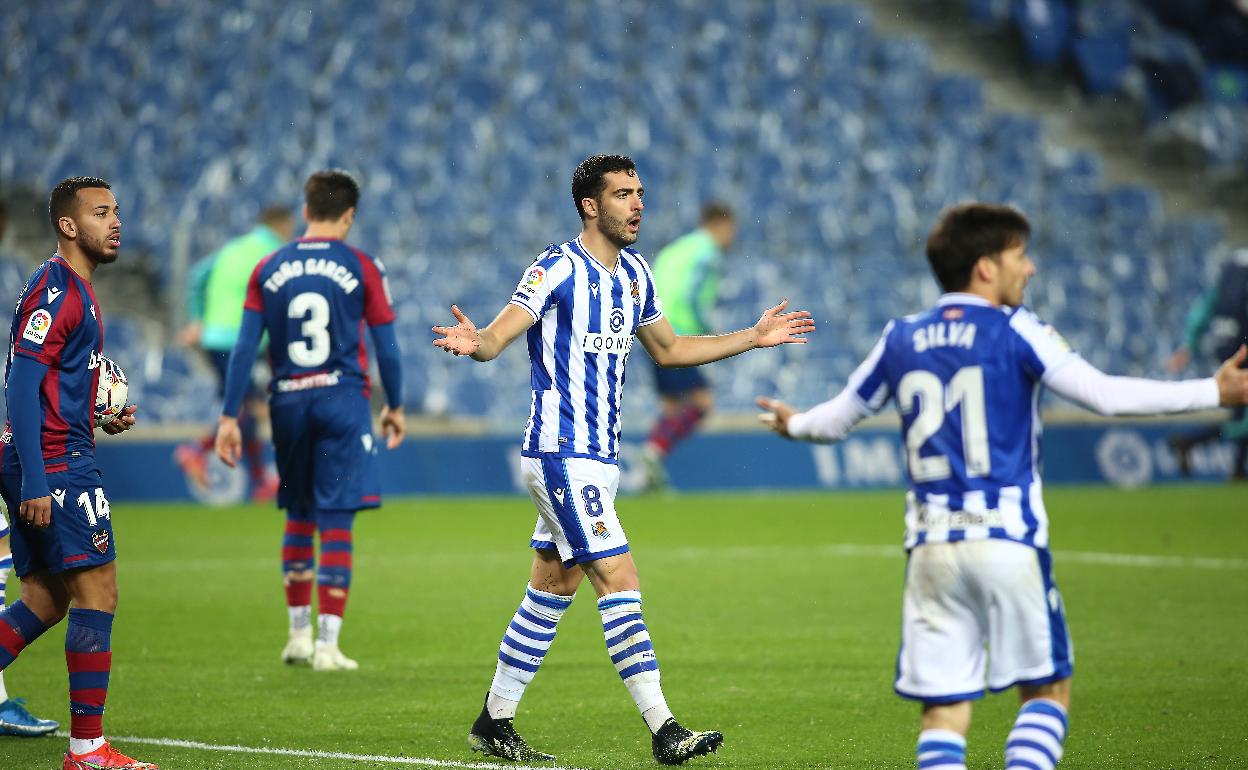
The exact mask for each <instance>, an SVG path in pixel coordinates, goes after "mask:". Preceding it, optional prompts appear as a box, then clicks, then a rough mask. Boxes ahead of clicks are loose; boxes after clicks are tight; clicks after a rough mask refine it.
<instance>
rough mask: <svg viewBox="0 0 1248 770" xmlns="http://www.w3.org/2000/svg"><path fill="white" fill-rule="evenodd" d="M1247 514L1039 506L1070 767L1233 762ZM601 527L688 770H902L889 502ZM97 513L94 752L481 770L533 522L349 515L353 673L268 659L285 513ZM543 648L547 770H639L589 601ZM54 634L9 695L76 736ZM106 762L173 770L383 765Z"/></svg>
mask: <svg viewBox="0 0 1248 770" xmlns="http://www.w3.org/2000/svg"><path fill="white" fill-rule="evenodd" d="M1246 491H1248V490H1245V489H1244V488H1243V487H1238V488H1214V487H1171V488H1157V489H1147V490H1141V491H1135V492H1123V491H1117V490H1110V489H1084V488H1056V489H1050V490H1048V493H1047V500H1048V507H1049V509H1050V512H1051V513H1050V515H1051V517H1052V519H1053V530H1054V536H1053V541H1054V551H1055V552H1056V556H1055V565H1056V575H1057V580H1058V583H1059V585H1060V586H1061V588H1062V591H1063V595H1064V597H1065V600H1066V605H1067V611H1068V614H1069V618H1070V622H1071V628H1072V635H1073V637H1074V641H1075V648H1076V655H1077V658H1076V677H1075V688H1074V709H1073V713H1072V719H1071V736H1070V738H1069V740H1068V742H1067V745H1066V752H1067V754H1066V759H1065V760H1064V761H1063V763H1062V765H1061V766H1062V767H1063V768H1065V769H1066V770H1080V769H1088V770H1091V769H1092V768H1095V769H1096V770H1110V769H1112V768H1124V769H1125V768H1131V769H1132V770H1135V769H1136V768H1158V769H1163V770H1169V769H1172V768H1173V769H1174V770H1179V769H1180V768H1182V769H1184V770H1187V769H1191V770H1204V769H1205V768H1244V767H1248V701H1245V697H1244V694H1245V693H1246V692H1248V521H1246V520H1245V517H1246V516H1248V506H1246V505H1245V494H1246ZM619 509H620V513H621V517H622V519H623V521H624V523H625V526H626V527H627V529H628V532H629V537H630V540H631V542H632V544H633V552H634V555H635V558H636V560H637V563H638V565H639V568H640V570H641V576H642V590H643V595H644V597H645V609H646V620H647V624H648V625H649V627H650V630H651V632H652V634H653V638H654V642H655V649H656V652H657V653H658V658H659V661H660V662H661V663H662V666H663V668H662V671H663V684H664V689H665V691H666V693H667V697H668V701H669V703H670V705H671V706H672V708H673V710H674V711H675V712H676V714H677V716H678V717H679V718H680V719H681V720H682V721H683V722H685V723H686V724H687V725H688V726H690V727H693V728H695V729H699V728H701V729H707V728H715V729H719V730H722V731H723V733H724V735H725V736H726V742H725V745H724V747H723V748H722V749H721V750H720V753H719V755H718V756H713V757H708V758H706V759H702V760H697V761H695V762H694V763H692V764H693V766H703V767H720V768H838V769H840V768H844V769H850V768H903V769H904V768H910V767H913V746H914V740H915V736H916V724H917V714H918V707H917V706H916V705H914V704H912V703H908V702H905V701H902V700H900V699H899V698H897V697H896V696H894V695H893V693H892V689H891V684H892V675H893V665H894V658H895V654H896V647H897V636H898V618H899V611H900V591H901V584H902V572H903V569H904V558H903V554H902V551H901V547H900V541H901V529H902V527H901V511H900V509H901V495H900V493H899V492H883V493H871V494H846V493H840V494H831V493H829V494H789V493H783V494H779V493H778V494H760V495H741V494H736V495H696V496H695V495H686V496H677V497H632V498H623V499H622V500H621V501H620V503H619ZM113 512H114V513H113V515H114V519H115V520H114V526H115V528H116V532H117V542H118V547H119V550H120V552H121V559H120V562H119V567H118V571H119V575H120V578H119V579H120V585H121V606H120V610H119V614H118V621H117V625H116V627H115V631H114V634H113V652H114V668H113V678H112V686H111V689H110V692H109V699H108V713H107V715H106V719H105V726H106V729H107V731H108V733H109V734H110V735H115V736H139V737H144V738H175V739H185V740H192V741H199V742H203V743H209V744H219V745H241V746H250V747H262V748H263V747H267V748H292V749H309V750H321V751H331V752H345V753H352V754H361V755H374V756H389V757H398V756H405V757H419V758H430V759H437V760H449V761H452V762H455V763H479V762H482V761H483V760H482V758H481V757H480V755H475V756H474V755H471V754H470V752H469V751H468V750H467V748H466V745H465V735H466V733H467V730H468V726H469V724H470V723H471V722H472V719H473V718H474V717H475V716H476V713H477V711H478V710H479V709H480V706H481V700H482V697H483V695H484V692H485V689H486V687H487V685H488V683H489V680H490V677H491V675H492V672H493V669H494V660H495V654H496V652H497V645H498V641H499V637H500V635H501V633H502V631H503V628H504V626H505V624H506V623H507V621H508V619H509V618H510V616H511V614H512V612H513V611H514V610H515V606H516V603H517V602H518V601H519V599H520V596H521V592H522V590H523V587H524V583H525V579H526V576H527V571H528V565H529V560H530V552H529V551H528V550H527V539H528V535H529V534H530V531H531V529H530V528H531V526H532V523H533V512H532V508H531V507H530V504H529V503H528V501H527V500H526V499H523V498H520V497H503V498H485V499H482V498H463V499H457V498H435V499H416V500H402V501H391V502H390V503H388V504H387V506H386V507H385V508H384V509H382V510H381V511H377V512H370V513H367V514H363V515H361V516H360V518H359V519H358V520H357V524H356V528H357V529H356V531H357V540H356V551H355V553H356V567H355V582H354V586H353V591H352V595H351V600H350V604H349V605H348V608H347V619H346V624H345V625H344V628H343V637H342V646H343V649H344V651H346V652H347V653H348V654H349V655H352V656H354V657H357V658H358V659H359V660H360V662H361V670H360V671H358V672H354V673H314V672H312V671H311V670H309V669H299V668H288V667H286V666H283V665H282V664H281V663H280V662H279V660H278V653H279V652H280V650H281V647H282V645H283V643H284V641H285V635H286V613H285V611H284V605H283V599H282V592H281V588H280V579H279V567H278V545H279V541H280V531H281V519H280V515H279V514H278V513H277V512H275V511H273V510H271V509H267V508H260V507H240V508H230V509H210V508H203V507H194V506H174V505H144V506H139V505H115V506H114V507H113ZM852 546H865V547H852ZM1103 554H1133V555H1157V556H1164V557H1171V558H1169V559H1168V560H1164V561H1162V562H1161V563H1155V562H1145V563H1140V562H1138V561H1132V560H1130V559H1127V560H1120V561H1118V562H1115V560H1113V559H1111V558H1109V557H1106V556H1104V555H1103ZM560 628H561V631H560V634H559V639H558V641H557V642H556V644H555V646H554V648H553V649H552V651H551V653H550V655H549V656H548V657H547V659H546V663H545V665H544V668H543V670H542V672H541V674H540V675H539V676H538V677H537V679H536V680H535V682H534V684H533V685H532V686H531V687H530V689H529V693H528V695H527V696H526V698H525V701H524V703H523V704H522V705H521V709H520V714H519V717H518V719H517V722H516V724H517V727H518V728H519V729H520V731H521V732H522V733H523V734H524V735H525V736H526V737H527V738H528V739H529V741H530V742H531V743H532V744H533V745H534V746H536V747H538V748H540V749H544V750H548V751H550V752H551V753H554V754H556V755H557V756H558V760H557V764H558V765H559V766H562V767H577V768H631V767H652V766H654V763H653V760H652V759H651V758H650V755H649V734H648V733H647V732H646V729H645V726H644V724H643V723H642V721H641V719H640V718H639V717H638V715H637V713H636V711H635V709H634V708H633V705H632V702H631V701H630V700H629V698H628V695H627V693H626V691H625V689H624V687H623V686H622V685H621V683H620V681H619V679H618V677H617V676H616V674H615V671H614V670H613V668H612V667H611V664H610V662H609V661H608V660H607V657H606V655H605V652H604V649H603V641H602V632H601V627H600V625H599V622H598V615H597V612H596V609H595V606H594V601H593V592H592V590H591V589H590V587H589V585H588V584H585V585H584V586H583V587H582V590H581V594H580V596H579V598H578V599H577V601H576V603H575V604H574V605H573V607H572V609H571V611H570V612H569V615H568V617H566V618H565V619H564V621H563V623H562V624H561V626H560ZM63 638H64V626H63V625H62V626H61V627H60V628H58V629H55V630H53V631H51V632H49V633H48V634H47V635H46V636H45V637H44V638H43V639H41V640H40V641H39V642H38V643H37V644H35V645H34V646H33V647H31V648H29V649H28V650H27V651H26V652H25V653H24V654H23V656H22V658H21V659H20V660H19V661H18V662H17V663H16V664H15V665H14V666H13V667H11V668H10V670H9V671H8V672H7V674H6V677H7V681H8V686H9V690H10V692H12V693H13V694H15V695H22V696H25V697H27V698H28V699H29V702H30V706H31V707H32V709H33V710H34V711H35V712H36V713H38V714H40V715H43V716H51V717H54V718H57V719H60V720H62V722H64V723H66V724H67V723H68V714H67V709H66V673H65V663H64V658H63V656H62V650H63ZM1015 708H1016V704H1015V700H1014V695H1013V694H1012V693H1007V694H1004V695H999V696H990V697H989V698H987V699H986V700H985V701H983V702H981V703H980V704H979V705H978V706H977V707H976V714H975V724H974V726H973V727H972V731H971V736H970V748H969V766H970V768H973V769H974V770H985V769H986V768H993V767H1000V766H1001V758H1000V757H1001V747H1002V743H1003V741H1004V738H1005V734H1006V732H1007V730H1008V727H1009V724H1010V722H1011V720H1012V715H1013V713H1014V711H1015ZM117 745H118V746H119V748H121V749H123V750H130V751H129V753H131V754H132V755H134V756H137V757H139V758H143V759H148V760H150V761H156V762H159V763H160V764H161V766H162V768H167V769H168V768H182V769H188V768H195V769H196V770H198V769H199V768H223V769H224V768H228V769H229V770H234V769H236V768H239V769H241V768H248V769H250V768H257V769H259V768H265V769H268V768H272V769H274V770H277V769H279V768H282V769H286V768H289V769H291V770H293V769H294V768H318V769H321V768H324V769H325V770H339V769H343V768H361V767H399V766H400V765H397V764H395V763H387V762H384V761H377V760H370V761H363V760H349V759H345V760H344V759H321V758H310V757H290V756H285V757H283V756H271V755H260V754H239V753H223V752H215V751H205V750H202V749H188V748H175V747H169V746H158V745H137V744H133V743H131V744H126V743H124V742H121V741H118V743H117ZM63 751H64V739H63V738H57V737H52V738H43V739H34V740H31V739H16V738H0V770H28V769H34V768H49V769H51V768H58V767H60V757H61V753H62V752H63ZM450 766H452V767H454V766H457V765H450Z"/></svg>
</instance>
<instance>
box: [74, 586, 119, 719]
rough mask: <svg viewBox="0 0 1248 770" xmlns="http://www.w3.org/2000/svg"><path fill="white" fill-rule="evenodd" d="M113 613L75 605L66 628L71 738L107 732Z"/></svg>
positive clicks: (111, 664)
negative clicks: (105, 714)
mask: <svg viewBox="0 0 1248 770" xmlns="http://www.w3.org/2000/svg"><path fill="white" fill-rule="evenodd" d="M112 635H113V615H112V613H109V612H101V611H100V610H83V609H78V608H74V609H72V610H70V611H69V627H68V628H66V629H65V663H66V665H67V666H68V667H69V719H70V729H69V734H70V737H71V738H78V739H81V740H92V739H95V738H99V737H100V736H102V735H103V734H104V701H105V699H106V698H107V697H108V678H109V673H110V672H111V671H112V668H113V652H112V650H113V647H112Z"/></svg>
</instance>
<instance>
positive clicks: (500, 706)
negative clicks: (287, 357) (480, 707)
mask: <svg viewBox="0 0 1248 770" xmlns="http://www.w3.org/2000/svg"><path fill="white" fill-rule="evenodd" d="M519 706H520V701H518V700H511V699H510V698H504V697H503V696H501V695H495V694H494V691H493V690H490V692H489V693H488V694H487V695H486V696H485V710H486V711H488V712H489V713H490V719H515V718H516V709H517V708H519Z"/></svg>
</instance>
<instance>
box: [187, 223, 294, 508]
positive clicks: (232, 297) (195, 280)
mask: <svg viewBox="0 0 1248 770" xmlns="http://www.w3.org/2000/svg"><path fill="white" fill-rule="evenodd" d="M294 231H295V216H294V212H293V211H291V209H290V208H289V207H288V206H265V207H264V209H262V210H261V211H260V217H259V220H258V221H257V223H256V226H255V227H254V228H252V229H251V231H250V232H248V233H246V234H244V235H241V236H239V237H237V238H234V239H233V240H231V241H229V242H228V243H226V244H225V245H224V246H222V247H221V248H220V249H219V250H218V251H216V252H215V253H213V254H210V255H208V256H207V257H204V258H203V259H201V260H200V261H199V262H198V263H196V264H195V266H194V267H193V268H192V269H191V277H190V281H189V283H190V286H189V290H188V292H187V294H188V298H189V299H188V315H189V316H190V323H189V324H188V325H187V326H186V328H185V329H183V330H182V333H181V334H180V335H179V342H181V343H182V344H183V345H185V346H187V347H194V346H198V347H199V348H200V349H201V350H203V352H204V355H205V356H206V357H207V358H208V361H209V362H210V363H211V364H212V368H213V370H214V371H215V372H216V373H217V397H218V398H220V397H221V396H222V394H223V393H224V388H225V371H226V369H227V367H228V366H229V364H230V352H231V351H232V350H234V343H235V341H236V340H237V339H238V330H239V327H240V326H241V325H242V322H243V301H244V300H245V299H246V298H247V281H248V279H250V278H251V272H252V271H253V270H255V268H256V265H257V264H259V263H260V260H262V259H264V258H265V257H267V256H268V255H270V254H272V253H273V252H275V251H277V250H278V249H280V248H281V247H282V246H284V245H286V243H288V242H289V241H290V239H291V237H292V236H293V234H294ZM260 398H261V397H260V396H259V395H258V394H257V393H256V392H255V391H254V390H253V391H251V392H249V393H248V397H247V398H246V399H245V400H244V402H243V408H242V411H241V412H239V427H240V428H241V430H242V433H243V458H244V462H245V464H246V466H247V475H248V478H249V481H250V489H251V495H252V498H253V499H255V500H257V501H266V500H271V499H272V498H273V496H274V495H276V494H277V483H278V482H277V477H276V476H272V477H270V478H266V476H265V464H264V459H263V454H262V450H261V445H260V441H259V440H258V439H257V438H256V424H257V419H256V407H257V405H258V403H259V402H260ZM216 436H217V431H216V427H215V426H214V427H213V428H212V429H211V430H209V431H208V433H206V434H205V435H204V436H203V437H202V438H200V439H199V440H198V441H194V442H191V443H188V444H183V445H181V446H179V447H178V448H177V450H176V451H175V452H174V459H175V460H176V461H177V463H178V465H179V466H180V467H181V468H182V472H183V473H185V474H186V477H187V479H188V480H189V481H190V482H191V483H192V484H195V485H196V486H197V487H199V488H200V489H204V488H206V487H207V486H208V458H209V456H210V455H211V453H212V451H213V446H214V442H215V441H216Z"/></svg>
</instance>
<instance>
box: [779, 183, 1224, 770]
mask: <svg viewBox="0 0 1248 770" xmlns="http://www.w3.org/2000/svg"><path fill="white" fill-rule="evenodd" d="M1029 234H1030V225H1029V224H1028V222H1027V220H1026V218H1024V217H1023V215H1022V214H1020V213H1019V212H1017V211H1015V210H1014V209H1012V208H1009V207H1006V206H994V205H987V204H967V205H963V206H957V207H954V208H952V209H950V210H949V211H947V212H945V213H944V214H943V215H942V217H941V220H940V222H939V223H938V224H937V225H936V227H935V228H934V229H933V231H932V234H931V236H930V237H929V239H928V244H927V253H928V260H929V261H930V263H931V265H932V269H933V271H934V272H935V274H936V277H937V280H938V281H939V282H940V284H941V286H942V287H943V288H944V290H945V292H946V293H945V294H944V296H942V297H941V298H940V301H939V302H938V303H937V305H936V307H934V308H931V309H929V310H927V311H925V312H922V313H919V314H917V315H912V316H907V317H905V318H901V319H897V320H895V321H892V322H891V323H889V324H888V326H887V327H886V328H885V330H884V334H883V336H882V337H881V339H880V341H879V342H878V343H877V344H876V345H875V348H874V349H873V350H872V351H871V353H870V355H868V356H867V358H866V360H865V361H863V363H862V365H861V366H859V367H858V369H857V370H856V371H855V372H854V373H853V375H851V376H850V379H849V383H848V384H847V385H846V386H845V388H844V390H842V391H841V393H840V394H839V395H837V396H836V397H835V398H833V399H832V400H831V401H827V402H825V403H823V404H820V405H818V406H816V407H814V408H813V409H810V410H809V411H806V412H803V413H797V412H796V411H795V410H794V409H792V408H791V407H789V406H788V405H786V404H783V403H780V402H778V401H773V400H771V399H767V398H760V399H759V404H760V406H763V407H764V408H766V409H767V410H768V411H767V413H766V414H764V415H763V417H764V421H765V422H767V423H769V424H770V425H771V427H772V428H773V429H775V430H776V431H777V432H779V433H781V434H782V435H785V436H788V437H791V438H797V439H805V440H809V441H836V440H840V439H842V438H844V437H845V436H846V435H847V434H848V433H849V431H850V430H851V429H852V428H853V426H854V425H855V424H856V423H857V422H858V421H859V420H861V419H862V418H863V417H865V416H867V415H868V414H871V413H873V412H876V411H878V410H879V409H880V408H882V407H883V406H884V404H885V403H887V402H888V401H889V400H890V399H895V400H896V403H897V408H898V411H899V412H900V413H901V419H902V425H901V430H902V439H903V444H904V446H905V450H906V454H907V458H908V462H907V467H908V470H909V475H910V490H909V492H908V493H907V495H906V549H907V551H908V553H909V565H908V568H907V570H906V583H905V591H904V598H903V608H902V632H901V637H902V638H901V651H900V652H899V653H898V657H897V678H896V683H895V685H894V687H895V689H896V691H897V693H898V694H900V695H901V696H903V697H906V698H910V699H913V700H917V701H920V702H921V703H922V704H923V717H922V732H921V734H920V736H919V743H918V747H917V762H918V767H920V768H927V767H931V768H936V767H939V768H940V770H963V769H964V768H965V754H966V732H967V729H968V728H969V726H970V719H971V701H972V700H974V699H976V698H979V697H982V696H983V694H984V689H985V688H984V685H985V680H986V682H987V685H988V687H989V688H991V689H993V690H1005V689H1008V688H1010V687H1015V686H1017V688H1018V692H1019V698H1020V700H1021V701H1022V706H1021V708H1020V711H1019V714H1018V717H1017V721H1016V722H1015V724H1014V729H1013V730H1012V731H1011V732H1010V734H1009V737H1008V738H1007V741H1006V747H1005V766H1006V768H1007V770H1053V768H1054V767H1055V766H1056V765H1057V762H1058V760H1059V759H1060V758H1061V755H1062V746H1063V741H1064V740H1065V736H1066V728H1067V717H1066V714H1067V710H1068V708H1069V704H1070V679H1071V676H1072V674H1073V670H1074V669H1073V664H1074V650H1073V648H1072V646H1071V642H1070V637H1069V634H1068V632H1067V629H1066V619H1065V617H1064V613H1063V608H1062V601H1061V597H1060V595H1059V594H1058V591H1057V586H1056V584H1055V583H1054V581H1053V574H1052V569H1051V558H1050V555H1049V551H1048V544H1049V533H1048V516H1047V515H1046V513H1045V509H1044V501H1043V499H1042V497H1041V490H1040V413H1039V408H1038V404H1039V397H1040V392H1041V389H1042V388H1044V387H1048V388H1051V389H1052V390H1053V391H1054V392H1056V393H1057V394H1059V395H1061V396H1064V397H1066V398H1068V399H1071V400H1072V401H1075V402H1077V403H1079V404H1082V405H1083V406H1086V407H1088V408H1089V409H1092V410H1094V411H1096V412H1100V413H1102V414H1156V413H1162V412H1182V411H1188V410H1193V409H1212V408H1215V407H1217V406H1218V405H1219V404H1220V403H1221V404H1223V405H1230V404H1237V403H1243V401H1244V399H1245V398H1248V373H1246V372H1242V371H1239V370H1237V369H1236V366H1237V365H1238V363H1239V362H1242V361H1243V359H1244V358H1245V356H1246V355H1248V351H1246V350H1244V349H1241V350H1240V351H1239V353H1237V355H1236V357H1235V358H1233V359H1232V360H1230V361H1228V362H1227V363H1226V364H1224V365H1223V367H1222V369H1221V370H1219V372H1218V375H1217V377H1216V378H1209V379H1205V380H1190V381H1186V382H1158V381H1154V380H1143V379H1136V378H1131V377H1111V376H1109V375H1106V374H1104V373H1102V372H1100V371H1098V370H1097V369H1095V368H1094V367H1092V366H1091V365H1090V364H1088V363H1087V362H1086V361H1084V360H1083V358H1081V357H1080V356H1079V355H1078V354H1076V353H1075V352H1074V351H1072V350H1071V349H1070V346H1069V345H1068V344H1066V342H1065V341H1064V340H1063V339H1062V337H1061V336H1060V335H1059V334H1058V333H1057V332H1056V331H1055V330H1054V329H1053V328H1052V327H1050V326H1048V325H1047V324H1045V323H1043V322H1042V321H1041V320H1040V319H1039V318H1037V317H1036V316H1035V314H1033V313H1032V312H1031V311H1030V310H1028V309H1026V308H1025V307H1022V306H1021V305H1022V300H1023V288H1024V286H1025V285H1026V283H1027V280H1028V279H1029V278H1030V276H1031V275H1033V274H1034V273H1035V265H1034V264H1032V262H1031V259H1030V258H1029V257H1028V256H1027V254H1026V244H1027V238H1028V236H1029ZM987 650H991V656H989V655H988V654H987Z"/></svg>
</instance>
